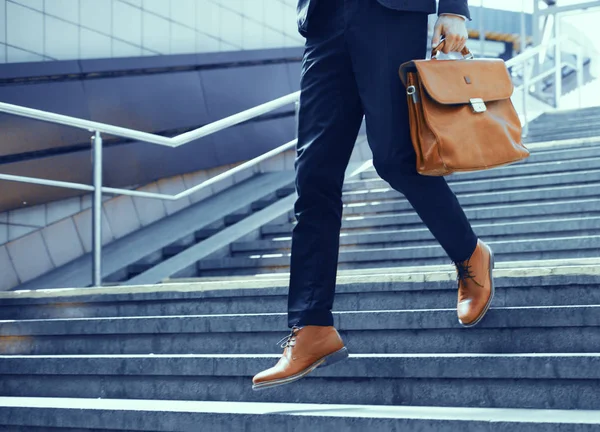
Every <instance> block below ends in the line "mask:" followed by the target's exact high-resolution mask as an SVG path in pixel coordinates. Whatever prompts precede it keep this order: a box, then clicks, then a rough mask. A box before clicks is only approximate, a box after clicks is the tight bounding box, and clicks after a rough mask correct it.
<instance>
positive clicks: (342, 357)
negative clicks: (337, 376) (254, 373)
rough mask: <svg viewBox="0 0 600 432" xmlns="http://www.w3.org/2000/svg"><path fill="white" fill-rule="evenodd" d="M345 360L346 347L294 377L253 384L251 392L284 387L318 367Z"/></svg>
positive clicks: (346, 356)
mask: <svg viewBox="0 0 600 432" xmlns="http://www.w3.org/2000/svg"><path fill="white" fill-rule="evenodd" d="M347 358H348V349H347V348H346V347H344V348H342V349H341V350H339V351H336V352H334V353H332V354H329V355H327V356H325V357H323V358H322V359H320V360H317V361H316V362H314V363H313V364H312V365H310V366H309V367H307V368H306V369H304V370H303V371H301V372H299V373H297V374H296V375H292V376H290V377H287V378H282V379H278V380H274V381H268V382H264V383H260V384H253V385H252V390H255V391H258V390H265V389H268V388H273V387H278V386H281V385H285V384H291V383H293V382H296V381H298V380H299V379H302V378H304V377H305V376H306V375H308V374H309V373H311V372H312V371H314V370H315V369H316V368H318V367H325V366H331V365H333V364H335V363H338V362H341V361H342V360H345V359H347Z"/></svg>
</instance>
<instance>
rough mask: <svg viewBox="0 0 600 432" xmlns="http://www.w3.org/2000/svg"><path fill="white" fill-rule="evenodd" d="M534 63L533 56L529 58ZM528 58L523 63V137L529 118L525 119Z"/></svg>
mask: <svg viewBox="0 0 600 432" xmlns="http://www.w3.org/2000/svg"><path fill="white" fill-rule="evenodd" d="M531 61H532V62H533V63H534V64H535V57H534V58H533V59H531ZM528 63H529V60H528V61H526V62H524V63H523V131H522V135H523V136H524V137H526V136H527V134H528V133H529V120H528V119H527V98H528V97H529V67H528Z"/></svg>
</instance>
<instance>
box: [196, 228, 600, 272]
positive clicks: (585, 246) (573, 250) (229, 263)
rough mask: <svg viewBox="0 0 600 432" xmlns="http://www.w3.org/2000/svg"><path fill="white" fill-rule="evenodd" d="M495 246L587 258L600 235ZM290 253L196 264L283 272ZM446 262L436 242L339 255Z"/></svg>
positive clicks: (379, 263)
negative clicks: (426, 244)
mask: <svg viewBox="0 0 600 432" xmlns="http://www.w3.org/2000/svg"><path fill="white" fill-rule="evenodd" d="M489 244H490V246H492V248H493V249H494V254H495V256H496V260H497V261H501V260H508V259H512V260H527V259H550V258H552V259H556V258H561V257H562V258H564V257H570V258H587V257H595V256H597V250H598V249H599V248H600V236H582V237H568V238H536V239H528V240H508V241H493V242H489ZM289 261H290V257H289V253H278V254H264V255H252V256H250V257H233V258H230V257H225V258H221V259H218V260H216V259H210V260H202V261H200V262H199V263H197V267H198V271H199V272H200V274H202V275H214V274H218V273H214V272H211V271H217V272H219V271H220V272H224V273H225V274H227V272H228V271H230V270H232V269H238V268H242V269H251V270H253V271H256V270H257V269H261V268H262V269H264V270H267V271H270V272H272V271H286V270H287V268H288V267H289ZM447 261H448V257H447V255H446V253H445V251H444V250H443V249H442V248H441V246H439V245H438V244H435V245H429V246H412V247H393V248H382V249H364V250H343V251H340V254H339V266H338V267H339V268H350V267H351V268H361V266H363V268H368V267H386V266H390V267H391V266H394V265H397V266H400V265H418V264H419V263H425V262H427V263H436V264H438V263H444V262H447Z"/></svg>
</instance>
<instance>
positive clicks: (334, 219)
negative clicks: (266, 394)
mask: <svg viewBox="0 0 600 432" xmlns="http://www.w3.org/2000/svg"><path fill="white" fill-rule="evenodd" d="M329 1H331V3H330V4H329V5H327V3H326V2H321V3H319V5H318V7H317V9H316V10H315V13H314V16H312V21H311V26H313V27H311V32H309V37H308V39H307V44H306V52H305V55H304V59H303V65H302V79H301V96H300V116H299V130H298V157H297V159H296V189H297V192H298V200H297V202H296V205H295V213H296V219H297V222H298V223H297V225H296V226H295V228H294V232H293V236H292V258H291V275H290V291H289V297H288V312H289V316H288V318H289V326H290V327H293V326H305V325H321V326H331V325H333V317H332V315H331V308H332V306H333V298H334V292H335V280H336V272H337V263H338V253H339V236H340V227H341V217H342V186H343V182H344V174H345V170H346V167H347V165H348V161H349V159H350V156H351V154H352V149H353V147H354V143H355V141H356V137H357V135H358V130H359V129H360V125H361V122H362V117H363V111H362V106H361V103H360V99H359V96H358V90H357V88H356V84H355V79H354V74H353V71H352V64H351V63H350V57H349V56H348V53H347V52H346V49H345V40H344V19H343V10H344V8H343V6H341V5H342V4H343V2H338V1H333V0H329ZM338 3H339V4H338ZM331 5H337V6H338V7H337V10H333V8H334V6H331ZM325 8H331V9H330V10H328V11H327V12H329V13H326V11H325V10H324V9H325ZM325 16H327V17H328V16H332V17H333V18H327V19H324V17H325ZM315 21H316V22H315ZM313 34H314V36H313Z"/></svg>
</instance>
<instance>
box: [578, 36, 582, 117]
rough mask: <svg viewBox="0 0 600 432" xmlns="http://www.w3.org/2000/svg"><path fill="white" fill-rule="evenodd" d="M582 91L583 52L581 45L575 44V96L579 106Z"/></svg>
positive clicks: (580, 105) (580, 104)
mask: <svg viewBox="0 0 600 432" xmlns="http://www.w3.org/2000/svg"><path fill="white" fill-rule="evenodd" d="M582 92H583V52H582V49H581V46H579V45H578V46H577V97H578V102H579V108H581V107H582V105H583V100H582Z"/></svg>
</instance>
